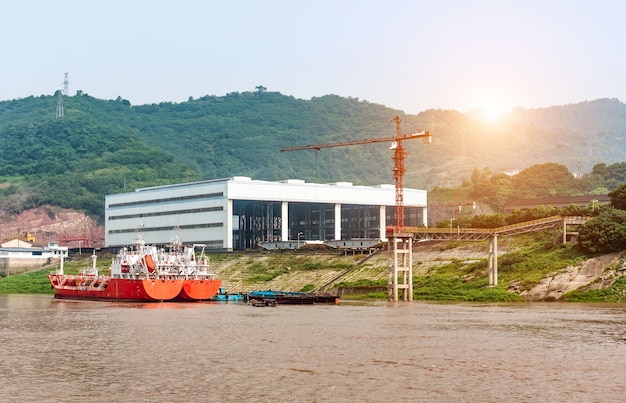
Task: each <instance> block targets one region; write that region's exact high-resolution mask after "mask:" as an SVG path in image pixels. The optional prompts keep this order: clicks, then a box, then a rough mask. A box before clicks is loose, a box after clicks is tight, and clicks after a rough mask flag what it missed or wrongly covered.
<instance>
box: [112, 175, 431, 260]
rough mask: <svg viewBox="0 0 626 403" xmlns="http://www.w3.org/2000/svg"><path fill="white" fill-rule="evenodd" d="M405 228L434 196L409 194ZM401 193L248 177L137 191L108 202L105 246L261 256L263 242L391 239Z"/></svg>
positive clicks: (422, 219) (422, 220) (418, 222)
mask: <svg viewBox="0 0 626 403" xmlns="http://www.w3.org/2000/svg"><path fill="white" fill-rule="evenodd" d="M403 199H404V216H405V218H404V225H405V226H422V225H426V222H427V211H426V191H425V190H418V189H406V188H405V189H404V197H403ZM395 203H396V192H395V187H394V186H393V185H377V186H354V185H353V184H352V183H349V182H337V183H329V184H319V183H306V182H305V181H303V180H298V179H289V180H285V181H279V182H269V181H261V180H253V179H251V178H248V177H241V176H237V177H233V178H228V179H217V180H207V181H200V182H192V183H181V184H175V185H167V186H156V187H150V188H142V189H137V190H135V191H134V192H132V193H123V194H115V195H108V196H106V198H105V245H106V246H107V247H118V246H124V245H130V244H133V243H134V241H135V240H136V239H137V238H138V236H139V235H140V234H141V236H142V237H143V239H144V240H145V241H146V242H147V243H150V244H159V245H166V244H169V243H170V242H171V241H172V239H173V238H174V237H179V238H180V240H181V241H182V242H183V243H185V244H192V243H201V244H205V245H206V247H207V249H212V250H216V251H217V250H220V251H232V250H243V249H256V248H258V245H259V243H260V242H285V241H296V240H297V241H298V243H299V242H300V240H302V241H303V242H304V241H305V240H306V241H322V242H325V241H333V240H334V241H336V240H354V239H377V240H384V239H385V227H386V226H387V225H394V223H395Z"/></svg>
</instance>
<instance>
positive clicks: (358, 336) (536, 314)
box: [0, 295, 626, 402]
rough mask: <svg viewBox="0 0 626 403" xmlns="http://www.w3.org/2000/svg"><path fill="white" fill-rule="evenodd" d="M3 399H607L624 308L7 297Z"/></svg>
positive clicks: (619, 387)
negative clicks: (255, 304) (252, 303)
mask: <svg viewBox="0 0 626 403" xmlns="http://www.w3.org/2000/svg"><path fill="white" fill-rule="evenodd" d="M0 343H1V344H0V401H2V402H34V401H38V402H113V401H115V402H207V401H214V402H236V401H248V402H326V401H335V402H387V401H411V402H537V401H541V402H547V401H549V402H574V401H578V402H607V401H623V399H624V398H625V397H626V375H625V374H624V366H625V364H626V306H625V305H584V304H545V303H544V304H536V303H533V304H526V303H525V304H457V303H455V304H436V303H423V302H412V303H404V302H401V303H395V304H394V303H387V302H383V301H376V302H359V301H346V300H344V301H341V303H340V304H339V305H332V306H328V305H307V306H277V307H275V308H272V307H264V308H255V307H251V306H248V305H246V304H243V303H232V302H231V303H188V304H174V303H164V304H137V303H109V302H92V301H79V302H74V301H59V300H55V299H54V298H52V297H50V296H34V295H8V296H7V295H4V296H0Z"/></svg>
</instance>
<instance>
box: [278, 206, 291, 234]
mask: <svg viewBox="0 0 626 403" xmlns="http://www.w3.org/2000/svg"><path fill="white" fill-rule="evenodd" d="M280 240H281V241H288V240H289V202H286V201H284V202H282V203H281V205H280Z"/></svg>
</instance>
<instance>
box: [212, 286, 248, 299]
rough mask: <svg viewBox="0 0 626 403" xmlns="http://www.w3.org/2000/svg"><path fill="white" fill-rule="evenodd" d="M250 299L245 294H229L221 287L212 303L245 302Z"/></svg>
mask: <svg viewBox="0 0 626 403" xmlns="http://www.w3.org/2000/svg"><path fill="white" fill-rule="evenodd" d="M247 299H248V294H244V293H240V292H237V293H229V292H228V291H226V289H224V288H222V287H220V289H219V290H218V291H217V294H215V295H214V296H213V297H211V301H223V302H226V301H245V300H247Z"/></svg>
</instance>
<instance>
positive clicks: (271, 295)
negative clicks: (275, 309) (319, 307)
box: [248, 290, 339, 305]
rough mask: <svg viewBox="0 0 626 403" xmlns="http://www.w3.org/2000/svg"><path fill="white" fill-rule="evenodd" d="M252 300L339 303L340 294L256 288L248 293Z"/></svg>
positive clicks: (300, 303) (301, 303)
mask: <svg viewBox="0 0 626 403" xmlns="http://www.w3.org/2000/svg"><path fill="white" fill-rule="evenodd" d="M248 298H249V299H250V300H252V299H256V300H264V299H267V300H274V301H276V303H278V304H279V305H280V304H289V305H311V304H338V303H339V295H337V294H333V293H326V292H324V293H322V292H294V291H278V290H255V291H250V292H249V293H248Z"/></svg>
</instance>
